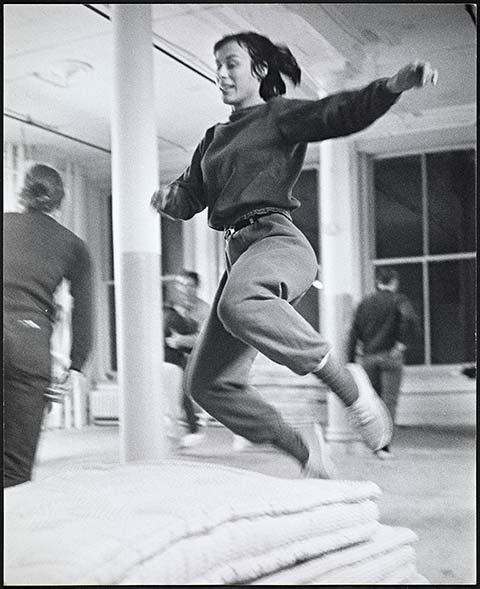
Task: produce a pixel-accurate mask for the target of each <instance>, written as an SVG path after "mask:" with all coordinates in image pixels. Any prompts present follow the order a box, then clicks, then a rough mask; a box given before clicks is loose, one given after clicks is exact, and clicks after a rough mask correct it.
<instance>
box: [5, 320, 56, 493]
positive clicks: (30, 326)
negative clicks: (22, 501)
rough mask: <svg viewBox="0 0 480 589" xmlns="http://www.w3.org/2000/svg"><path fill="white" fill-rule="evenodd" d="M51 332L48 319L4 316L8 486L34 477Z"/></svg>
mask: <svg viewBox="0 0 480 589" xmlns="http://www.w3.org/2000/svg"><path fill="white" fill-rule="evenodd" d="M50 336H51V325H50V323H49V322H48V321H45V319H44V320H43V321H41V320H39V319H38V318H36V317H29V318H25V317H22V318H20V317H13V318H5V317H4V376H3V378H4V389H3V391H4V395H3V401H4V414H3V419H4V434H3V435H4V438H3V486H4V487H11V486H13V485H18V484H20V483H25V482H27V481H29V480H30V479H31V478H32V469H33V464H34V460H35V453H36V450H37V446H38V441H39V437H40V429H41V425H42V420H43V415H44V411H45V406H46V401H45V397H44V393H45V390H46V389H47V387H48V386H49V384H50V368H51V360H50Z"/></svg>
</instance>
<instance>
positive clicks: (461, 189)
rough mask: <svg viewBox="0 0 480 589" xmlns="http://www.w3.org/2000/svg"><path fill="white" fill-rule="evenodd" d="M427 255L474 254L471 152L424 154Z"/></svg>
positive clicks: (472, 160) (472, 165)
mask: <svg viewBox="0 0 480 589" xmlns="http://www.w3.org/2000/svg"><path fill="white" fill-rule="evenodd" d="M426 157H427V187H428V190H427V193H428V234H429V250H430V251H429V253H430V254H449V253H455V252H468V251H474V250H475V151H474V150H473V149H470V150H461V151H447V152H441V153H429V154H427V156H426Z"/></svg>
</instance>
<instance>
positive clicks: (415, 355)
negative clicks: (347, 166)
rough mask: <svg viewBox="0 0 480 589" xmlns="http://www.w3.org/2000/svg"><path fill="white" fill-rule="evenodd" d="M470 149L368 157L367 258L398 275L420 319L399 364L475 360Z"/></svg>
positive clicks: (472, 194)
mask: <svg viewBox="0 0 480 589" xmlns="http://www.w3.org/2000/svg"><path fill="white" fill-rule="evenodd" d="M475 161H476V160H475V151H474V150H473V149H458V150H451V151H439V152H430V153H420V154H415V155H408V156H402V157H394V158H378V159H374V160H373V186H374V190H373V198H372V205H373V211H372V213H373V226H374V259H373V265H374V266H376V267H377V266H380V265H388V266H391V267H393V268H395V269H396V270H397V271H398V273H399V276H400V290H401V292H404V293H405V294H406V295H407V296H408V297H409V298H410V300H411V301H412V303H413V305H414V307H415V310H416V312H417V314H418V316H419V317H420V319H421V324H422V334H421V337H420V338H418V339H417V341H415V342H414V343H413V344H412V345H411V347H410V348H409V349H408V352H407V359H406V360H407V364H427V365H430V364H432V365H433V364H453V363H466V362H473V361H474V360H475V316H476V315H475V300H476V298H475V294H476V293H475V258H476V253H475V252H476V243H475V235H476V234H475V231H476V227H475V218H476V216H475V212H476V211H475Z"/></svg>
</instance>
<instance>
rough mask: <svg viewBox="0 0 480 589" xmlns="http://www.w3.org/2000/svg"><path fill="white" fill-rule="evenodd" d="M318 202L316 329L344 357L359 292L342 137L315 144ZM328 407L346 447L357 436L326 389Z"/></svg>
mask: <svg viewBox="0 0 480 589" xmlns="http://www.w3.org/2000/svg"><path fill="white" fill-rule="evenodd" d="M320 203H321V252H322V260H321V261H322V264H321V266H322V282H323V285H324V290H323V296H322V313H321V317H322V329H321V331H322V333H323V335H324V336H325V337H326V339H327V341H328V342H329V343H330V344H331V346H332V352H333V353H334V354H335V356H337V357H338V358H339V359H340V360H342V361H345V360H346V358H345V343H346V336H347V333H348V329H349V327H350V321H351V319H352V313H353V309H354V305H355V304H356V303H355V302H354V301H355V300H356V299H358V298H359V297H360V292H361V287H360V285H361V281H360V279H361V275H360V247H361V244H360V237H359V224H358V221H359V220H358V216H359V207H358V186H357V179H356V166H355V157H354V153H353V148H352V147H351V145H350V144H349V142H348V140H346V139H334V140H330V141H325V142H323V143H321V144H320ZM327 407H328V426H327V431H326V437H327V439H328V440H329V442H330V443H335V442H338V443H339V445H340V446H344V447H345V446H346V443H349V442H353V441H354V440H357V439H358V436H357V434H356V433H355V432H354V431H353V430H352V428H351V427H350V425H349V423H348V421H347V418H346V411H345V408H344V405H343V403H342V402H341V401H340V400H339V399H338V397H337V396H336V395H334V394H333V393H331V392H330V393H328V397H327ZM348 446H349V447H351V445H350V444H348Z"/></svg>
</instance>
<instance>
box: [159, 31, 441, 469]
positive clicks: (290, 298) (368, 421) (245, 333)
mask: <svg viewBox="0 0 480 589" xmlns="http://www.w3.org/2000/svg"><path fill="white" fill-rule="evenodd" d="M214 55H215V61H216V69H217V74H216V75H217V83H218V87H219V90H220V92H221V94H222V98H223V102H224V103H225V104H228V105H230V106H231V107H232V113H231V115H230V118H229V120H228V122H226V123H219V124H216V125H214V126H213V127H211V128H209V129H208V130H207V131H206V134H205V136H204V138H203V139H202V141H201V142H200V144H199V145H198V146H197V148H196V150H195V152H194V154H193V157H192V160H191V163H190V166H189V167H188V168H187V169H186V171H185V172H184V173H183V174H182V175H181V176H180V177H179V178H177V179H176V180H175V181H174V182H172V183H171V184H169V185H168V186H167V187H165V188H163V189H160V190H158V191H156V192H155V193H154V194H153V196H152V200H151V204H152V206H153V207H154V208H155V209H156V210H157V211H158V212H159V213H160V214H162V215H166V216H168V217H171V218H174V219H190V218H191V217H193V215H195V214H196V213H198V212H200V211H202V210H203V209H205V208H208V223H209V225H210V227H212V228H213V229H217V230H219V231H224V232H225V241H226V265H227V269H226V272H225V274H224V275H223V277H222V279H221V281H220V284H219V287H218V290H217V293H216V296H215V300H214V303H213V306H212V309H211V312H210V316H209V318H208V319H207V322H206V325H205V327H204V329H203V330H202V334H201V336H200V338H199V340H198V342H197V344H196V346H195V348H194V350H193V352H192V357H191V361H190V363H189V366H188V368H187V371H186V387H187V390H188V391H189V392H190V393H191V394H192V395H193V398H194V399H195V400H196V401H197V402H198V404H199V405H200V406H202V407H203V408H204V409H205V410H206V411H207V412H208V413H209V414H210V415H212V416H213V417H215V418H216V419H217V420H218V421H219V422H221V423H223V424H224V425H226V426H227V427H228V428H230V430H232V432H233V433H235V434H237V435H240V436H242V437H244V438H246V439H248V440H249V441H251V442H254V443H271V444H272V445H273V446H275V447H276V448H278V449H280V450H282V451H284V452H286V453H288V454H289V455H290V456H292V457H294V458H296V459H297V460H298V462H299V463H300V464H301V467H302V471H303V474H304V476H308V477H319V478H330V477H332V476H334V475H333V466H332V463H331V461H330V459H329V457H328V455H327V452H326V449H325V444H324V441H323V437H322V434H321V429H320V428H319V427H316V428H315V430H316V434H317V435H316V436H313V437H312V439H311V440H310V441H307V440H305V439H303V438H302V437H301V436H300V435H299V434H298V432H296V431H295V430H294V429H293V428H292V427H290V426H289V425H288V424H287V423H286V422H285V421H284V420H283V419H282V416H281V415H280V414H279V412H278V411H276V410H275V409H274V408H273V407H272V406H271V405H270V404H268V403H266V402H265V401H264V399H263V398H262V397H261V396H260V395H259V394H258V392H257V391H255V390H254V389H253V388H252V387H250V386H249V384H248V375H249V370H250V367H251V364H252V362H253V360H254V358H255V355H256V354H257V351H259V352H261V353H263V354H264V355H265V356H267V357H268V358H270V359H271V360H273V361H274V362H277V363H279V364H282V365H284V366H287V367H288V368H290V369H291V370H292V371H293V372H295V373H297V374H299V375H305V374H308V373H313V374H314V375H316V376H317V377H318V378H320V379H321V380H323V381H324V382H325V383H326V384H327V385H328V386H329V387H330V389H331V390H332V391H333V392H334V393H336V394H337V395H338V396H339V397H340V399H341V400H342V401H343V402H344V404H345V405H346V406H347V410H348V412H349V415H350V418H351V419H352V421H353V422H354V424H355V425H356V427H358V428H359V430H360V432H361V434H362V436H363V438H364V440H365V442H366V443H367V444H368V445H369V446H370V448H372V449H373V450H378V449H380V448H383V447H384V446H385V445H386V444H388V442H389V440H390V437H391V435H392V425H391V421H390V418H389V416H388V411H387V410H386V408H385V406H384V404H383V403H382V402H381V401H380V399H379V398H378V395H376V393H375V391H374V390H373V388H372V387H371V384H370V383H369V381H368V378H367V377H366V375H365V373H364V371H363V370H362V369H361V367H360V366H358V365H355V364H352V365H349V366H347V367H345V366H344V365H342V364H341V363H340V362H338V361H337V360H336V359H335V358H334V357H333V355H332V354H331V353H330V350H329V345H328V344H327V342H326V341H325V340H324V339H323V337H322V336H321V335H320V334H318V333H317V332H316V331H315V330H314V329H313V328H312V327H311V325H310V324H309V323H308V322H307V321H305V320H304V319H303V318H302V317H301V315H300V314H299V313H297V312H296V311H295V309H294V305H295V303H296V302H298V300H299V299H300V298H301V297H302V296H303V294H304V293H305V292H306V291H307V290H308V288H309V287H310V286H311V284H312V282H313V280H314V279H315V277H316V273H317V269H318V265H317V260H316V257H315V254H314V252H313V249H312V247H311V246H310V244H309V243H308V241H307V239H306V237H305V236H304V235H303V233H301V232H300V231H299V229H298V228H297V227H296V226H295V225H294V224H293V222H292V218H291V214H290V213H291V211H292V210H293V209H295V208H297V207H298V206H300V203H299V202H298V200H296V199H295V198H294V197H293V196H292V193H291V190H292V187H293V186H294V184H295V182H296V180H297V178H298V176H299V174H300V171H301V169H302V166H303V162H304V158H305V153H306V149H307V143H309V142H316V141H322V140H325V139H332V138H334V137H341V136H345V135H350V134H352V133H356V132H357V131H361V130H362V129H364V128H365V127H368V125H370V124H371V123H373V122H374V121H375V120H376V119H378V118H379V117H380V116H382V115H383V114H384V113H386V112H387V111H388V110H389V108H390V107H391V106H392V105H393V104H394V103H395V102H396V101H397V100H398V99H399V97H400V94H401V93H402V92H403V91H405V90H408V89H410V88H415V87H422V86H425V85H427V84H428V83H435V82H436V75H437V74H436V72H435V71H433V70H432V69H431V68H430V66H429V64H427V63H422V62H415V63H413V64H409V65H407V66H405V67H403V68H402V69H401V70H400V71H399V72H398V73H397V74H396V75H394V76H393V77H391V78H382V79H379V80H376V81H374V82H372V83H371V84H369V85H368V86H367V87H365V88H363V89H361V90H355V91H350V92H341V93H338V94H335V95H332V96H329V97H326V98H324V99H322V100H289V99H286V98H284V97H283V96H282V95H283V94H285V91H286V87H285V82H284V80H283V78H282V75H283V76H286V77H287V78H289V79H290V81H291V82H293V84H295V85H297V84H299V83H300V76H301V71H300V68H299V67H298V64H297V62H296V60H295V58H294V57H293V55H292V54H291V52H290V50H289V49H288V48H286V47H284V46H279V45H275V44H273V43H272V42H271V41H270V40H269V39H268V38H266V37H264V36H262V35H259V34H257V33H252V32H246V33H239V34H235V35H229V36H227V37H224V38H223V39H221V40H220V41H218V42H217V43H216V45H215V46H214Z"/></svg>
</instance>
